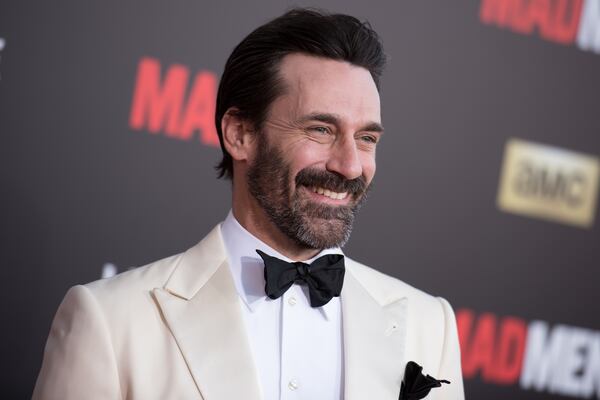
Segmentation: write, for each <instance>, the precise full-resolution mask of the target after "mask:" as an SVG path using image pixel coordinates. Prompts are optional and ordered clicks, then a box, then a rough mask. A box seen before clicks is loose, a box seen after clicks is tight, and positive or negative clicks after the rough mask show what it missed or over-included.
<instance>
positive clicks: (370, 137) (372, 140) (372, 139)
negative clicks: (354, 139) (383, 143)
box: [360, 135, 377, 144]
mask: <svg viewBox="0 0 600 400" xmlns="http://www.w3.org/2000/svg"><path fill="white" fill-rule="evenodd" d="M360 139H361V140H362V141H364V142H367V143H373V144H376V143H377V138H376V137H375V136H373V135H364V136H361V137H360Z"/></svg>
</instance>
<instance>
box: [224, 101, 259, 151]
mask: <svg viewBox="0 0 600 400" xmlns="http://www.w3.org/2000/svg"><path fill="white" fill-rule="evenodd" d="M221 132H223V145H224V146H225V149H226V150H227V152H228V153H229V154H230V155H231V158H233V159H234V160H236V161H242V160H248V159H249V158H250V156H251V151H252V143H253V139H254V135H253V134H254V132H253V130H252V127H251V126H250V123H249V122H248V121H246V120H244V119H242V118H240V116H239V113H238V109H237V108H235V107H231V108H230V109H228V110H227V112H225V115H223V118H222V119H221Z"/></svg>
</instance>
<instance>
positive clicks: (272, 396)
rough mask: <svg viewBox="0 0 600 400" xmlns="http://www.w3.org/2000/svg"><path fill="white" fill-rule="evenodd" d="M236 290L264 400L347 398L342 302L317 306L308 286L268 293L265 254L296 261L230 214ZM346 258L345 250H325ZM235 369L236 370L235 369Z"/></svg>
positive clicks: (227, 229) (228, 241)
mask: <svg viewBox="0 0 600 400" xmlns="http://www.w3.org/2000/svg"><path fill="white" fill-rule="evenodd" d="M221 232H222V235H223V240H224V242H225V249H226V251H227V255H228V258H229V266H230V268H231V273H232V275H233V280H234V282H235V286H236V288H237V291H238V293H239V296H240V299H241V300H242V302H241V303H243V304H241V306H242V314H243V316H244V321H245V324H246V328H247V332H248V338H249V341H250V348H251V351H252V354H253V358H254V362H255V365H256V369H257V371H258V376H259V380H260V382H259V383H260V387H261V390H262V395H263V399H264V400H292V399H293V400H296V399H303V400H316V399H318V400H328V399H332V400H333V399H335V400H339V399H342V397H343V376H344V374H343V368H344V366H343V350H342V349H343V346H342V311H341V304H340V298H339V297H334V298H333V299H331V301H330V302H329V303H327V304H325V305H324V306H322V307H317V308H312V307H311V306H310V301H309V297H308V289H307V288H306V286H305V285H304V286H301V285H298V284H293V285H292V287H291V288H290V289H289V290H288V291H286V292H285V294H284V295H283V296H281V297H280V298H278V299H276V300H272V299H270V298H268V297H267V296H266V295H265V280H264V273H263V269H264V263H263V260H262V259H261V258H260V256H259V255H258V254H257V253H256V249H258V250H261V251H263V252H265V253H267V254H269V255H271V256H273V257H277V258H280V259H282V260H285V261H288V262H291V261H292V260H290V259H289V258H287V257H285V256H283V255H281V254H279V253H278V252H277V251H275V250H273V249H272V248H270V247H269V246H267V245H266V244H264V243H263V242H261V241H260V240H259V239H257V238H256V237H255V236H253V235H252V234H251V233H250V232H248V231H247V230H246V229H244V228H243V227H242V226H241V225H240V224H239V223H238V221H237V220H236V219H235V217H234V216H233V213H232V212H231V211H230V212H229V215H227V218H226V219H225V221H224V222H223V223H222V224H221ZM325 254H343V253H342V251H341V249H340V248H332V249H326V250H323V251H321V252H320V253H319V254H317V255H316V256H315V257H313V258H312V259H310V260H307V261H306V263H310V262H312V261H313V260H315V259H316V258H318V257H321V256H323V255H325ZM232 368H235V367H232Z"/></svg>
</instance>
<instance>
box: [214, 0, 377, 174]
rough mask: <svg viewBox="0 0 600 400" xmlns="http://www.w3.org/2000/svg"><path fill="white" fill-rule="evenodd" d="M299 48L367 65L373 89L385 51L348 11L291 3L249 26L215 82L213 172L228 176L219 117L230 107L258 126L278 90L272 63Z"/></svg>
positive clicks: (365, 24)
mask: <svg viewBox="0 0 600 400" xmlns="http://www.w3.org/2000/svg"><path fill="white" fill-rule="evenodd" d="M291 53H305V54H308V55H313V56H317V57H325V58H330V59H334V60H340V61H347V62H349V63H351V64H354V65H357V66H360V67H364V68H366V69H368V70H369V72H370V73H371V76H372V77H373V81H374V82H375V85H376V87H377V90H379V79H380V77H381V74H382V72H383V68H384V66H385V61H386V57H385V54H384V52H383V46H382V44H381V40H380V39H379V36H378V35H377V33H376V32H375V31H374V30H373V29H372V28H371V26H370V25H369V23H368V22H361V21H359V20H358V19H356V18H354V17H351V16H349V15H343V14H328V13H325V12H322V11H319V10H315V9H306V8H295V9H292V10H290V11H288V12H286V13H285V14H283V15H282V16H280V17H278V18H275V19H274V20H272V21H270V22H268V23H266V24H265V25H262V26H260V27H258V28H257V29H255V30H254V31H253V32H252V33H250V34H249V35H248V36H246V38H245V39H244V40H242V41H241V43H240V44H238V45H237V46H236V47H235V49H234V50H233V52H232V53H231V55H230V56H229V59H228V60H227V63H226V64H225V70H224V71H223V76H222V77H221V82H220V83H219V91H218V94H217V106H216V113H215V124H216V128H217V133H218V135H219V141H220V143H221V149H222V150H223V159H222V160H221V162H220V163H219V164H218V165H217V167H216V169H217V171H218V173H219V178H221V177H225V178H232V177H233V161H232V158H231V155H230V154H229V153H228V152H227V150H226V149H225V146H224V145H223V132H222V131H221V119H222V118H223V116H224V115H225V113H226V112H227V110H228V109H230V108H231V107H235V108H236V109H237V115H238V116H239V117H240V118H243V119H246V120H248V121H250V122H251V123H252V124H253V126H254V128H255V130H257V131H258V130H260V128H261V127H262V124H263V122H264V119H265V117H266V114H267V110H268V108H269V106H270V104H271V103H272V102H273V101H274V100H275V99H276V98H277V97H279V96H280V95H281V94H282V93H283V90H284V87H283V84H282V81H281V78H280V77H279V76H278V68H279V64H280V62H281V59H282V58H283V57H284V56H286V55H287V54H291Z"/></svg>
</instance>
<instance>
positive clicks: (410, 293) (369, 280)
mask: <svg viewBox="0 0 600 400" xmlns="http://www.w3.org/2000/svg"><path fill="white" fill-rule="evenodd" d="M346 260H347V263H346V266H347V267H348V269H349V271H350V272H351V273H352V274H353V275H354V276H355V277H356V278H357V279H358V280H359V281H360V282H361V283H362V284H363V285H364V287H365V289H366V290H367V291H368V292H369V294H370V295H371V296H372V297H373V298H375V300H377V301H378V302H379V303H380V304H388V303H391V302H393V301H395V300H398V299H400V298H402V297H408V298H410V299H411V302H413V303H417V304H418V305H420V306H421V307H425V308H427V309H432V310H435V311H438V312H439V311H441V309H440V301H442V302H443V301H445V300H442V299H441V298H439V297H435V296H433V295H431V294H428V293H426V292H424V291H422V290H420V289H417V288H415V287H414V286H411V285H409V284H408V283H406V282H404V281H402V280H400V279H398V278H394V277H393V276H390V275H387V274H384V273H383V272H380V271H378V270H376V269H374V268H372V267H369V266H367V265H364V264H362V263H359V262H357V261H355V260H352V259H350V258H348V257H346Z"/></svg>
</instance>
